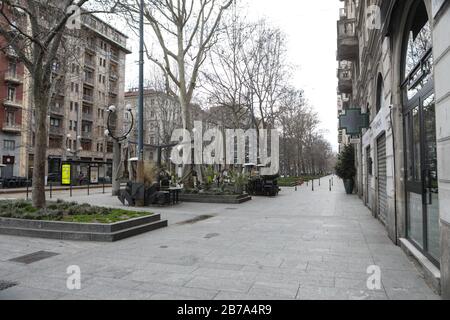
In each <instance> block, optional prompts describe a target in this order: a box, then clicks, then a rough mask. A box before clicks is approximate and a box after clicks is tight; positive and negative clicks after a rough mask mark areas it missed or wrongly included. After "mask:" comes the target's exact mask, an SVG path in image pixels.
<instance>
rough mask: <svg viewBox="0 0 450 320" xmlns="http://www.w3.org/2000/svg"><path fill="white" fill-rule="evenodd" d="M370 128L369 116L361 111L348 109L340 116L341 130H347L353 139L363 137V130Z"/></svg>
mask: <svg viewBox="0 0 450 320" xmlns="http://www.w3.org/2000/svg"><path fill="white" fill-rule="evenodd" d="M368 127H369V114H367V113H361V109H359V108H354V109H347V110H345V111H344V114H342V115H340V116H339V130H345V131H346V134H347V135H349V136H352V137H357V136H360V135H361V132H362V130H363V129H366V128H368Z"/></svg>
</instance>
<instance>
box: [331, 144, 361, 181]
mask: <svg viewBox="0 0 450 320" xmlns="http://www.w3.org/2000/svg"><path fill="white" fill-rule="evenodd" d="M335 170H336V174H337V176H338V177H339V178H341V179H344V180H346V179H353V178H354V177H355V176H356V167H355V148H354V147H353V145H351V144H349V145H346V146H345V147H344V149H343V150H342V151H341V153H340V154H339V156H338V161H337V164H336V167H335Z"/></svg>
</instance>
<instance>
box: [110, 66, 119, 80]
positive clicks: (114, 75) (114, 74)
mask: <svg viewBox="0 0 450 320" xmlns="http://www.w3.org/2000/svg"><path fill="white" fill-rule="evenodd" d="M109 79H110V80H111V81H117V80H119V73H118V72H117V71H116V70H114V69H110V70H109Z"/></svg>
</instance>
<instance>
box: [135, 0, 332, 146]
mask: <svg viewBox="0 0 450 320" xmlns="http://www.w3.org/2000/svg"><path fill="white" fill-rule="evenodd" d="M245 1H246V2H247V3H248V6H249V10H248V15H249V18H251V19H255V20H256V19H259V18H263V17H264V18H266V19H267V20H269V21H270V22H271V23H272V24H273V25H274V26H277V27H279V28H280V29H281V30H283V31H284V32H285V33H286V35H287V40H288V55H289V59H290V63H292V64H294V65H295V66H296V70H295V73H294V79H293V85H295V86H296V87H298V88H302V89H304V90H305V95H306V98H307V99H308V100H309V102H310V104H311V105H312V106H313V107H314V108H315V110H316V111H317V112H318V113H319V115H320V119H321V121H322V123H321V129H322V130H326V131H327V132H326V133H325V136H326V138H327V139H328V140H329V141H330V142H331V143H332V145H333V147H334V149H335V150H337V109H336V87H337V78H336V67H337V63H336V20H337V19H338V17H339V7H340V6H341V3H340V1H338V0H326V1H312V0H276V1H274V0H245ZM130 38H131V39H130V44H131V45H132V47H133V51H134V53H133V54H132V55H130V56H128V59H127V89H128V86H129V85H130V83H133V84H134V81H130V80H131V79H135V78H136V77H137V67H136V60H137V49H138V48H137V46H136V45H135V43H134V39H133V38H134V37H130Z"/></svg>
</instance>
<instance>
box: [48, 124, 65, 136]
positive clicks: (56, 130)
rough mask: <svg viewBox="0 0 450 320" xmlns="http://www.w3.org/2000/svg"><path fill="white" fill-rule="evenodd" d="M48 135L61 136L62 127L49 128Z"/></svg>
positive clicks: (62, 132)
mask: <svg viewBox="0 0 450 320" xmlns="http://www.w3.org/2000/svg"><path fill="white" fill-rule="evenodd" d="M49 133H50V134H52V135H55V136H63V135H64V128H63V127H55V126H50V129H49Z"/></svg>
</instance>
